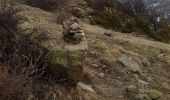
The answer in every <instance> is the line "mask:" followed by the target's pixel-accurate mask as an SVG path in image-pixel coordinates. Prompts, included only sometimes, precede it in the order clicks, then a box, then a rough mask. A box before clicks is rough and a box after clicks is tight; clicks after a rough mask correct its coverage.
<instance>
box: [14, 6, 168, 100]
mask: <svg viewBox="0 0 170 100" xmlns="http://www.w3.org/2000/svg"><path fill="white" fill-rule="evenodd" d="M17 7H19V8H20V9H21V12H19V13H18V15H20V16H22V17H23V18H24V19H25V20H24V22H22V23H21V24H20V26H19V27H20V28H30V29H31V28H32V27H36V28H40V29H43V31H45V32H46V33H48V34H46V35H48V36H49V37H51V38H50V40H49V41H48V43H50V44H51V45H52V46H53V47H55V48H64V47H65V46H66V45H71V44H67V43H65V42H64V41H63V39H62V30H63V29H62V25H61V24H58V23H56V15H55V14H54V13H50V12H46V11H43V10H41V9H39V8H34V7H30V6H27V5H20V6H17ZM80 26H81V27H82V28H83V29H84V30H85V34H86V38H87V40H86V42H87V44H88V49H87V54H86V58H85V61H84V62H83V74H84V75H83V78H82V80H81V82H79V83H78V84H77V86H76V87H72V88H71V89H70V88H69V89H67V88H66V87H64V86H61V85H58V84H54V85H53V87H51V88H50V89H49V91H46V92H47V93H46V94H47V95H46V98H48V100H170V45H169V44H165V43H161V42H156V41H153V40H149V39H147V38H145V37H136V36H133V35H132V34H123V33H119V32H114V31H109V30H107V29H104V28H101V27H99V26H94V25H90V24H88V23H87V22H86V21H81V20H80ZM28 31H29V30H28ZM87 44H82V45H81V46H82V48H83V47H84V46H85V45H87ZM81 46H80V47H81ZM73 48H79V46H78V47H75V46H74V45H73ZM42 91H43V90H42ZM49 97H51V99H50V98H49ZM34 98H36V95H30V97H29V98H28V99H29V100H32V99H34ZM43 99H45V98H43Z"/></svg>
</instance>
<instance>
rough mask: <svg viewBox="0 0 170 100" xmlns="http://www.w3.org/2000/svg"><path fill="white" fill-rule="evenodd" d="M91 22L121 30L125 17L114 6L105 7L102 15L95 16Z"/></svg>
mask: <svg viewBox="0 0 170 100" xmlns="http://www.w3.org/2000/svg"><path fill="white" fill-rule="evenodd" d="M91 23H92V24H98V25H101V26H104V27H105V28H113V29H115V30H121V28H122V27H123V18H122V17H121V15H120V13H119V12H118V11H117V10H115V9H113V8H105V9H104V11H103V12H102V13H101V14H100V15H97V16H94V17H93V19H92V20H91Z"/></svg>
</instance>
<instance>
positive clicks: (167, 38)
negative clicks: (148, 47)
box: [153, 19, 170, 43]
mask: <svg viewBox="0 0 170 100" xmlns="http://www.w3.org/2000/svg"><path fill="white" fill-rule="evenodd" d="M153 37H154V38H155V39H157V40H159V41H163V42H166V43H170V26H169V23H168V21H166V20H165V19H162V20H161V22H160V23H159V28H158V31H156V32H155V33H154V34H153Z"/></svg>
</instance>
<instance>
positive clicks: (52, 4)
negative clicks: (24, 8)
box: [25, 0, 66, 11]
mask: <svg viewBox="0 0 170 100" xmlns="http://www.w3.org/2000/svg"><path fill="white" fill-rule="evenodd" d="M25 2H26V4H28V5H31V6H33V7H38V8H40V9H43V10H46V11H51V10H56V9H57V8H59V7H61V6H62V5H63V4H64V3H65V2H66V0H25Z"/></svg>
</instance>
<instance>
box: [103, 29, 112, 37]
mask: <svg viewBox="0 0 170 100" xmlns="http://www.w3.org/2000/svg"><path fill="white" fill-rule="evenodd" d="M112 33H113V32H112V30H108V31H106V32H105V33H104V34H105V35H106V36H112Z"/></svg>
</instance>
